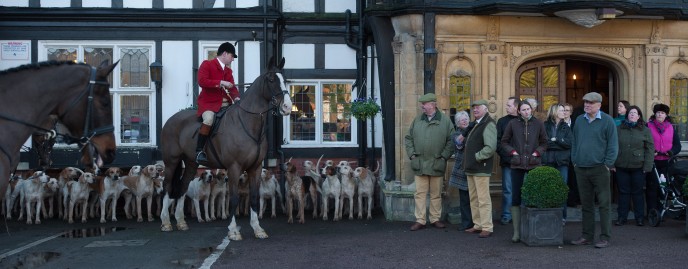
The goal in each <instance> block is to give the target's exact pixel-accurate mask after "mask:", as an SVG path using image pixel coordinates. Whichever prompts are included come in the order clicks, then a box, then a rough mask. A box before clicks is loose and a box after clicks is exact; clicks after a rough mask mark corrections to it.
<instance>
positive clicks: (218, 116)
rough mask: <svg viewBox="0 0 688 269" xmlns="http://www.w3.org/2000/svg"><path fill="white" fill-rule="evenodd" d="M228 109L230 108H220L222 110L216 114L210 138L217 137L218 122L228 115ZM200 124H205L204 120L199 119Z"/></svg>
mask: <svg viewBox="0 0 688 269" xmlns="http://www.w3.org/2000/svg"><path fill="white" fill-rule="evenodd" d="M227 108H229V106H223V107H220V110H219V111H217V113H215V119H214V120H213V126H212V127H211V128H210V134H209V136H213V135H215V131H216V130H217V128H218V122H220V120H221V119H222V117H223V116H224V115H225V113H227ZM198 122H203V118H202V117H198Z"/></svg>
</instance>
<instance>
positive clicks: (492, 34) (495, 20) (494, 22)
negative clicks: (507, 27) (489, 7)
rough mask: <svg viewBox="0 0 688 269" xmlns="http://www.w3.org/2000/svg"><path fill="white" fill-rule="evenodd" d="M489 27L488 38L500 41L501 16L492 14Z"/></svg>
mask: <svg viewBox="0 0 688 269" xmlns="http://www.w3.org/2000/svg"><path fill="white" fill-rule="evenodd" d="M489 24H490V25H489V26H488V28H487V40H488V41H498V40H499V17H498V16H490V22H489Z"/></svg>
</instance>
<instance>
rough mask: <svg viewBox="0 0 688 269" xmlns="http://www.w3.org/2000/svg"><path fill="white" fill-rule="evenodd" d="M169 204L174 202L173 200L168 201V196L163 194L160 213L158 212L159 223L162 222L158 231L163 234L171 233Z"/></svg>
mask: <svg viewBox="0 0 688 269" xmlns="http://www.w3.org/2000/svg"><path fill="white" fill-rule="evenodd" d="M170 202H174V199H170V195H169V194H168V193H165V195H164V196H163V198H162V211H161V212H160V221H162V226H161V227H160V230H162V231H163V232H171V231H172V223H170Z"/></svg>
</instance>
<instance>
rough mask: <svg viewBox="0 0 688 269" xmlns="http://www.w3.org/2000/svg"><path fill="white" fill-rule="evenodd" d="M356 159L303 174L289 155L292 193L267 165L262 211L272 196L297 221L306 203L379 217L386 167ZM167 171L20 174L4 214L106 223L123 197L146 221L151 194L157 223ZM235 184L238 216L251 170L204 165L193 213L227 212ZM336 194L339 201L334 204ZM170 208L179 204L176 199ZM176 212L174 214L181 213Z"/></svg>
mask: <svg viewBox="0 0 688 269" xmlns="http://www.w3.org/2000/svg"><path fill="white" fill-rule="evenodd" d="M321 159H322V157H321ZM352 163H353V162H348V161H340V162H339V163H338V164H337V165H335V164H334V162H333V161H332V160H327V161H325V162H324V165H323V166H320V165H319V164H320V160H318V163H317V164H314V163H313V162H312V161H308V160H307V161H304V162H303V165H302V169H301V170H302V171H303V174H301V175H300V174H299V172H298V170H299V169H297V167H296V166H295V165H293V164H292V163H291V160H289V161H288V162H287V163H286V164H285V167H286V168H285V170H286V172H285V176H284V182H283V183H284V190H285V195H284V196H283V195H282V191H281V189H282V184H280V180H278V179H277V177H276V175H275V174H274V173H273V172H272V171H271V170H268V169H262V172H261V174H260V187H259V197H260V211H259V218H261V219H262V218H263V214H264V212H265V210H266V208H267V203H268V202H270V204H271V207H270V208H271V211H272V212H271V215H270V216H271V217H272V218H275V217H276V216H277V214H276V208H277V204H279V207H281V209H282V212H283V213H285V214H286V215H287V216H288V222H289V223H293V222H294V218H293V212H294V211H297V212H298V213H297V215H296V218H297V219H298V222H299V223H305V216H304V209H305V208H306V207H309V208H311V207H312V209H313V218H317V217H322V218H323V220H328V219H329V218H328V215H329V214H328V211H334V215H333V216H332V220H334V221H338V220H340V219H342V216H343V212H344V211H345V210H347V209H348V216H349V219H353V218H354V208H356V209H358V212H357V213H358V218H359V219H362V218H363V213H364V211H366V216H367V219H372V214H371V210H372V208H373V200H374V193H375V184H376V176H375V174H376V173H377V171H378V170H379V169H376V171H371V170H370V169H368V168H366V167H357V168H355V169H353V168H352V167H351V164H352ZM378 168H379V165H378ZM163 171H164V166H163V165H162V164H156V165H147V166H139V165H135V166H133V167H131V169H129V170H128V171H127V172H126V173H125V171H123V169H121V168H118V167H110V168H107V169H106V170H104V172H95V173H94V172H88V171H86V172H85V171H82V170H81V169H78V168H75V167H67V168H64V169H62V170H61V171H60V172H59V174H57V175H53V176H54V177H51V176H50V175H48V174H47V173H45V172H43V171H35V172H33V171H29V172H25V173H22V174H16V175H15V174H13V175H12V176H11V178H10V184H9V186H8V188H7V191H6V193H5V195H4V199H2V206H1V210H2V215H4V217H5V219H7V220H11V219H12V217H13V215H14V216H18V217H17V220H19V221H23V220H24V218H26V219H25V220H26V223H27V224H34V223H35V224H40V223H41V215H42V216H43V218H44V219H45V218H54V217H56V216H57V217H58V218H60V219H63V220H65V221H67V222H68V223H74V218H77V219H78V218H81V222H82V223H86V222H87V219H88V218H91V219H93V218H97V217H98V214H100V223H106V222H107V220H110V221H113V222H115V221H117V210H118V202H121V200H120V198H123V205H122V204H121V203H120V206H119V210H124V213H125V216H126V218H127V219H132V218H134V217H136V218H137V221H138V222H143V216H144V214H143V213H142V210H141V209H142V203H143V201H144V199H145V201H146V209H147V211H146V213H147V214H146V216H147V220H148V221H149V222H151V221H154V220H155V217H158V218H159V216H160V210H161V208H162V207H161V201H162V197H161V193H162V191H163V181H164V173H163ZM234 187H236V188H237V192H238V194H239V207H238V210H237V215H241V214H243V215H246V216H248V215H249V214H250V212H249V210H250V208H249V206H250V200H249V199H250V195H249V183H248V180H247V178H246V173H244V174H243V175H242V176H241V177H239V178H238V179H236V181H234V182H233V181H232V179H229V178H228V176H227V173H226V171H225V170H222V169H212V170H210V169H207V170H199V172H198V174H197V176H196V177H195V178H194V179H193V180H192V181H191V182H190V183H189V187H188V190H187V192H186V197H187V198H188V199H189V200H191V201H193V203H191V206H188V208H187V210H185V212H190V213H191V215H192V216H195V217H196V218H197V220H198V222H210V221H213V220H216V219H218V218H221V219H223V220H224V219H227V218H228V216H229V202H230V199H229V194H230V193H231V191H232V190H231V189H230V188H234ZM355 199H357V201H358V204H357V207H354V200H355ZM132 200H133V201H134V203H132ZM153 200H155V201H156V209H157V211H156V212H153ZM364 200H365V201H366V205H365V207H364V205H363V201H364ZM55 201H57V203H55ZM330 201H333V202H334V203H333V204H332V203H329V202H330ZM347 201H348V204H347V206H346V207H345V202H347ZM285 202H286V208H285ZM185 204H187V205H188V204H189V203H185ZM201 205H203V210H201ZM75 208H76V210H75ZM170 208H174V205H172V206H170ZM295 208H296V209H295ZM318 209H320V210H318ZM364 209H365V210H364ZM55 210H57V214H56V213H55V212H54V211H55ZM172 211H174V210H172ZM153 213H155V215H154V214H153ZM202 213H203V214H202ZM170 214H171V215H174V212H170Z"/></svg>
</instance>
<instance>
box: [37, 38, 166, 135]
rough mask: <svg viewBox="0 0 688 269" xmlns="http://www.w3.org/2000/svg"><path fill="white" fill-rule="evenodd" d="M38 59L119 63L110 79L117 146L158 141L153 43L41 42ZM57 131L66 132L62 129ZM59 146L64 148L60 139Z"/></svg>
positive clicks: (94, 63)
mask: <svg viewBox="0 0 688 269" xmlns="http://www.w3.org/2000/svg"><path fill="white" fill-rule="evenodd" d="M38 47H39V60H40V61H45V60H60V61H76V62H84V63H87V64H90V65H93V66H99V65H100V64H101V62H103V61H104V60H107V61H108V62H109V63H113V62H115V61H119V64H118V65H117V66H116V67H115V69H114V70H113V72H112V73H111V74H110V77H109V78H108V82H109V83H110V97H111V98H112V104H113V123H114V126H115V138H116V140H117V144H118V145H132V146H140V145H152V144H153V143H154V141H155V132H152V131H151V130H154V128H152V127H153V126H155V109H154V102H153V101H154V100H155V90H154V89H155V88H154V87H153V83H152V82H151V81H150V74H149V65H150V64H151V62H152V59H153V56H154V53H153V48H154V43H153V42H121V43H117V42H107V43H106V42H95V41H94V42H90V41H83V42H79V41H75V42H64V41H54V42H52V41H43V42H39V46H38ZM57 128H58V131H62V132H64V128H63V127H61V126H59V124H58V127H57ZM56 145H57V146H65V144H64V143H63V141H61V140H58V141H57V144H56Z"/></svg>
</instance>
